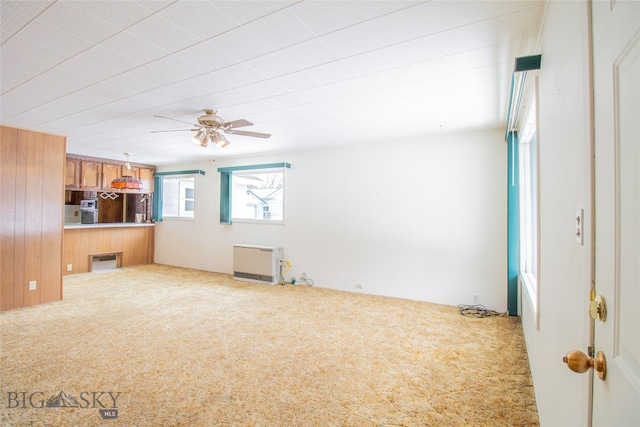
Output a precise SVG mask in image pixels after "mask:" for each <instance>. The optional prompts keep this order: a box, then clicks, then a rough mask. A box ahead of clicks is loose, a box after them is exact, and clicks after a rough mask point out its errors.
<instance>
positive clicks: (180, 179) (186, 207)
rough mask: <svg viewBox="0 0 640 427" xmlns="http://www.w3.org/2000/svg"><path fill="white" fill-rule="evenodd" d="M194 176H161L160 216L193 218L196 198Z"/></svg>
mask: <svg viewBox="0 0 640 427" xmlns="http://www.w3.org/2000/svg"><path fill="white" fill-rule="evenodd" d="M195 186H196V179H195V176H164V177H162V216H163V217H164V218H193V217H194V213H195V200H196V189H195Z"/></svg>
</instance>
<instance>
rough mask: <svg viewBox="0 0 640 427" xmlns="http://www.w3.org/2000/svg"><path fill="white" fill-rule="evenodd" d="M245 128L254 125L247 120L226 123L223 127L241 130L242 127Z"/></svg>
mask: <svg viewBox="0 0 640 427" xmlns="http://www.w3.org/2000/svg"><path fill="white" fill-rule="evenodd" d="M245 126H253V123H251V122H250V121H249V120H245V119H239V120H232V121H230V122H226V123H223V124H222V127H223V128H225V129H227V128H241V127H245Z"/></svg>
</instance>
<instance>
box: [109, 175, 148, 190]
mask: <svg viewBox="0 0 640 427" xmlns="http://www.w3.org/2000/svg"><path fill="white" fill-rule="evenodd" d="M111 188H113V189H116V190H142V182H141V181H140V180H139V179H136V178H134V177H132V176H127V175H125V176H121V177H120V178H116V179H114V180H113V181H111Z"/></svg>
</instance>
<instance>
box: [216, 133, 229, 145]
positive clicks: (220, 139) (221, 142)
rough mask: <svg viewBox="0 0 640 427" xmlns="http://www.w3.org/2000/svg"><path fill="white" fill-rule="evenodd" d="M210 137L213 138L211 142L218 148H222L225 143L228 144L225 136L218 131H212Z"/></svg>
mask: <svg viewBox="0 0 640 427" xmlns="http://www.w3.org/2000/svg"><path fill="white" fill-rule="evenodd" d="M212 139H213V142H214V143H215V144H216V145H217V146H218V147H220V148H224V147H226V146H227V145H229V141H227V138H225V137H224V135H222V134H220V133H218V132H214V133H213V135H212Z"/></svg>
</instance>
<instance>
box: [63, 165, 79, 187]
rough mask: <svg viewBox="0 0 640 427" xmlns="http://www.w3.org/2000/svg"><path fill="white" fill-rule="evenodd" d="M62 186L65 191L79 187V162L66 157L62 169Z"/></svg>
mask: <svg viewBox="0 0 640 427" xmlns="http://www.w3.org/2000/svg"><path fill="white" fill-rule="evenodd" d="M64 173H65V178H64V186H65V188H66V189H75V188H79V187H80V160H79V159H73V158H69V157H67V162H66V164H65V168H64Z"/></svg>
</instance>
